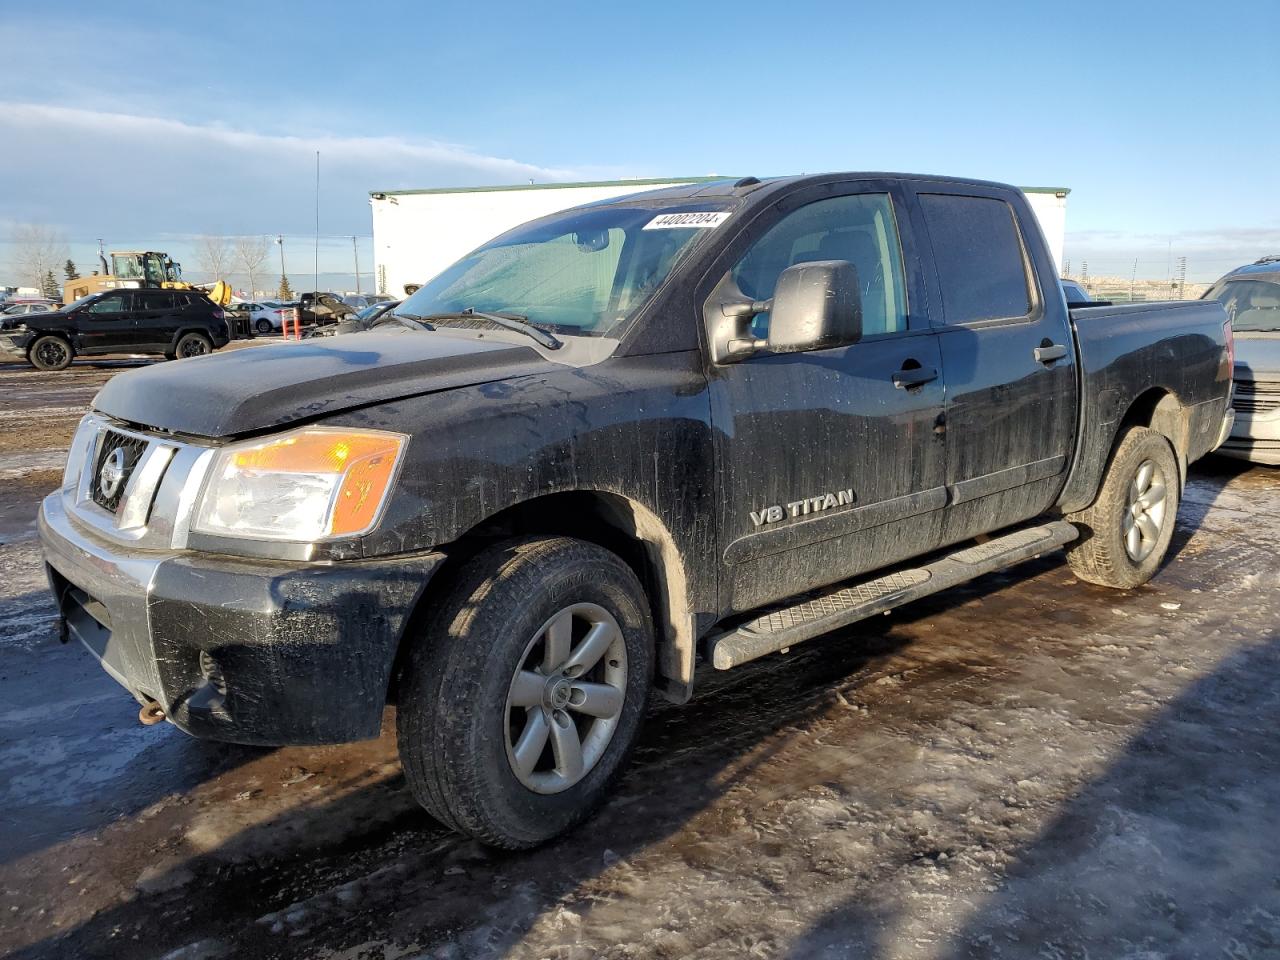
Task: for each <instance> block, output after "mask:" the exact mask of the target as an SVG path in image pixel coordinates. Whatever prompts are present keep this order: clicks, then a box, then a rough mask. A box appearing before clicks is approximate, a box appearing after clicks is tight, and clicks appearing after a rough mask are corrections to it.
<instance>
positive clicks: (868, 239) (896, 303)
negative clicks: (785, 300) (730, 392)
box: [733, 193, 907, 338]
mask: <svg viewBox="0 0 1280 960" xmlns="http://www.w3.org/2000/svg"><path fill="white" fill-rule="evenodd" d="M815 260H846V261H848V262H849V263H851V264H853V267H854V269H855V270H856V271H857V273H858V286H859V288H860V293H861V296H862V332H863V334H864V335H866V336H872V335H875V334H878V333H893V332H896V331H900V330H905V329H906V328H907V300H906V295H905V292H904V284H903V272H902V252H901V245H900V243H899V241H898V227H897V222H896V221H895V219H894V215H893V203H892V201H891V200H890V199H889V196H888V194H884V193H859V194H852V195H850V196H844V197H830V198H828V199H826V200H817V201H814V202H813V203H810V204H807V205H806V206H803V207H801V208H800V209H798V210H796V211H795V212H793V213H790V214H788V215H787V216H786V217H784V218H783V219H782V220H779V221H778V222H777V223H775V224H774V225H773V226H772V227H770V228H769V230H768V232H766V233H765V234H764V236H762V237H761V238H760V239H759V240H757V241H756V242H755V243H754V244H752V246H751V249H749V250H748V251H747V252H746V253H745V254H744V255H743V257H742V259H741V260H739V261H738V262H737V264H736V265H735V266H734V268H733V280H734V283H735V284H737V287H738V290H739V291H740V292H741V293H742V294H743V295H744V296H747V297H750V298H751V299H752V300H768V299H770V298H772V297H773V291H774V288H775V287H776V286H777V284H778V277H779V276H781V275H782V271H783V270H786V269H787V268H788V267H792V266H795V265H796V264H798V263H809V262H812V261H815ZM768 330H769V316H768V314H766V313H761V314H757V315H756V317H755V319H754V320H753V321H752V323H751V331H752V334H753V335H754V336H756V337H760V338H764V337H767V336H768Z"/></svg>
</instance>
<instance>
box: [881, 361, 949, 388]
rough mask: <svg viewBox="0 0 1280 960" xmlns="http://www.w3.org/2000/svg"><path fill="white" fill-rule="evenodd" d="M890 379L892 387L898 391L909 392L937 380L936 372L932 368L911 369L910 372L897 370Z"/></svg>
mask: <svg viewBox="0 0 1280 960" xmlns="http://www.w3.org/2000/svg"><path fill="white" fill-rule="evenodd" d="M891 379H892V380H893V385H894V386H895V387H897V388H898V389H899V390H910V389H912V388H913V387H923V386H924V385H925V384H926V383H930V382H931V381H934V380H937V379H938V371H937V370H934V369H933V368H932V367H913V368H911V369H910V370H899V371H898V372H897V373H895V374H894V375H893V377H892V378H891Z"/></svg>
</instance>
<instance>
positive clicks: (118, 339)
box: [75, 290, 137, 353]
mask: <svg viewBox="0 0 1280 960" xmlns="http://www.w3.org/2000/svg"><path fill="white" fill-rule="evenodd" d="M133 301H134V293H133V292H132V291H129V290H120V291H117V292H114V293H108V294H104V295H103V296H102V297H100V298H98V299H97V300H95V301H93V303H90V304H88V305H87V306H86V307H84V308H83V309H81V310H78V311H76V314H75V320H76V324H75V325H76V327H77V328H78V333H77V334H76V335H75V339H76V344H75V347H76V351H77V352H78V353H128V352H129V351H130V350H132V349H133V348H134V344H135V343H136V342H137V337H136V333H135V330H134V327H133V315H132V310H133Z"/></svg>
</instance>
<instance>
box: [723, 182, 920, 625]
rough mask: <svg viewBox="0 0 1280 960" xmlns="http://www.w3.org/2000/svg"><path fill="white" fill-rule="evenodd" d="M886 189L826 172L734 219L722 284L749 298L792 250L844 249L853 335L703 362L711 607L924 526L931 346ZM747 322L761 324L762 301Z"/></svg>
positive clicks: (887, 545) (837, 563)
mask: <svg viewBox="0 0 1280 960" xmlns="http://www.w3.org/2000/svg"><path fill="white" fill-rule="evenodd" d="M897 190H898V188H897V187H896V186H895V185H890V184H888V183H882V182H877V181H861V182H851V183H848V184H840V185H836V187H835V190H834V192H835V193H837V195H836V196H831V195H830V194H831V193H832V192H833V190H832V188H831V187H830V186H827V187H825V188H824V189H823V191H822V194H821V198H820V199H814V200H813V201H812V202H807V203H803V202H801V203H800V205H798V206H796V205H795V203H794V202H793V203H792V204H790V205H789V206H791V207H792V209H790V210H789V212H781V211H780V210H779V209H778V207H777V206H775V207H774V208H773V209H772V210H771V211H770V212H769V213H768V214H766V215H765V216H766V217H767V218H768V219H767V220H766V222H764V223H760V224H759V227H757V226H756V225H755V224H753V225H752V226H751V227H749V228H748V229H749V230H750V231H751V232H752V233H753V234H755V235H756V236H757V237H758V238H757V239H755V240H754V241H752V242H750V244H749V246H747V247H746V249H745V252H744V253H742V254H741V255H740V256H738V257H736V259H735V258H733V254H732V253H731V254H730V258H731V259H734V262H732V263H731V265H727V267H726V269H727V270H728V271H729V273H730V278H729V279H730V280H731V281H732V283H731V284H730V285H729V286H728V289H733V287H735V286H736V291H735V294H736V293H740V294H741V295H742V297H744V298H749V299H753V300H766V299H768V298H770V297H771V296H772V295H773V289H774V285H775V284H776V282H777V279H778V275H779V274H780V273H781V272H782V271H783V270H784V269H786V268H787V267H789V266H791V265H793V264H796V263H801V262H805V261H811V260H847V261H849V262H851V263H852V264H853V265H854V267H855V268H856V270H857V273H858V280H859V286H860V290H861V295H862V309H863V337H862V339H861V340H860V341H859V342H857V343H854V344H851V345H847V346H841V347H835V348H831V349H824V350H814V351H811V352H807V353H794V354H784V355H771V354H768V353H767V352H765V353H759V354H756V355H754V356H752V357H750V358H748V359H746V360H743V361H741V362H738V363H730V364H726V365H722V366H716V367H713V368H712V371H711V375H710V390H711V396H712V411H711V415H712V421H713V425H714V427H715V437H716V441H715V442H716V456H717V468H718V469H717V475H718V477H719V482H720V486H721V489H720V491H719V509H720V515H719V534H720V548H721V551H722V556H723V559H724V562H725V567H724V569H725V571H726V572H727V576H725V577H723V578H722V581H723V583H724V594H725V595H724V596H723V597H722V600H723V602H724V605H725V607H726V608H727V609H732V610H746V609H750V608H752V607H756V606H759V605H761V604H764V603H768V602H770V601H774V600H778V599H780V598H783V597H787V596H790V595H793V594H795V593H798V592H801V591H803V590H806V589H810V588H813V587H817V586H821V585H824V584H827V583H833V582H835V581H838V580H842V579H845V578H847V577H850V576H853V575H855V574H858V573H860V572H863V571H866V570H871V569H875V568H877V567H880V566H883V565H885V564H887V563H891V562H894V561H896V560H900V559H903V558H905V557H907V556H911V555H913V554H916V553H921V552H924V551H926V550H928V549H929V548H930V547H931V546H932V545H933V543H934V541H935V540H936V539H937V536H938V530H939V528H940V523H941V515H942V511H941V508H942V507H943V505H944V503H945V489H944V471H945V464H944V456H945V450H944V446H943V442H942V440H941V437H940V435H939V434H938V433H937V432H936V431H937V427H938V423H939V421H940V418H941V414H942V408H943V382H942V377H941V371H942V361H941V356H940V353H939V347H938V338H937V335H936V334H935V333H934V332H933V331H932V330H931V329H930V327H929V323H928V315H927V313H925V312H924V311H923V310H922V309H919V308H918V307H917V304H923V302H924V298H923V295H922V294H921V291H920V289H919V271H918V267H917V260H916V258H915V254H914V249H913V245H912V241H911V233H910V229H909V225H908V224H907V223H905V218H903V217H902V216H901V215H900V209H901V200H900V195H898V194H897ZM895 195H896V196H897V202H895ZM792 199H793V201H795V200H796V198H794V197H793V198H792ZM784 205H786V201H784ZM770 221H772V222H770ZM738 246H739V245H734V247H731V250H732V249H735V248H737V247H738ZM725 287H726V284H725V282H723V281H722V283H721V286H720V287H719V288H717V289H718V290H721V291H723V289H725ZM720 295H721V294H720V293H717V294H715V295H713V296H720ZM753 332H754V334H755V335H756V336H757V337H765V336H767V333H768V316H767V315H760V316H758V317H757V318H756V321H755V324H754V331H753Z"/></svg>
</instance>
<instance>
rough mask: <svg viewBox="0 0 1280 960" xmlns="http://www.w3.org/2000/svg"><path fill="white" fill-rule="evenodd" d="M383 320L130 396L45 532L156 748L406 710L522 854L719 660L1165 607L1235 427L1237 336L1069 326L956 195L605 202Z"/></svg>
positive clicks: (457, 822)
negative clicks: (1056, 585) (1166, 579)
mask: <svg viewBox="0 0 1280 960" xmlns="http://www.w3.org/2000/svg"><path fill="white" fill-rule="evenodd" d="M975 277H981V278H982V282H981V283H975V282H974V278H975ZM395 316H396V319H397V322H396V323H394V324H381V325H379V326H378V327H376V328H375V329H373V330H369V331H365V332H361V333H355V334H352V335H350V336H348V337H334V338H331V339H325V340H316V341H314V342H312V343H310V344H307V345H305V346H304V347H303V348H300V349H298V350H247V351H238V352H236V353H228V354H224V355H221V356H217V357H212V358H210V359H209V360H207V361H205V362H204V363H201V364H195V365H192V366H191V367H190V368H188V369H177V368H176V367H174V366H171V365H163V364H161V365H157V366H153V367H150V368H147V369H143V370H136V371H131V372H129V373H126V374H123V375H121V376H117V377H114V378H113V379H111V380H110V381H109V382H108V383H107V384H106V385H105V386H104V387H103V388H102V389H101V391H100V392H99V393H98V394H97V396H96V397H95V398H94V409H93V411H92V412H91V413H90V414H89V415H88V416H87V417H86V418H85V420H84V421H83V423H82V424H81V426H80V428H79V430H78V432H77V433H76V436H75V439H74V440H73V442H72V445H71V448H70V455H69V461H68V464H67V469H66V478H67V479H66V481H65V483H64V484H63V486H62V489H60V490H58V491H56V492H54V493H52V494H50V495H49V496H48V497H47V498H46V499H45V500H44V502H43V505H42V508H41V514H40V537H41V541H42V544H43V548H44V553H45V557H46V559H47V561H48V565H49V569H50V571H51V573H50V578H51V583H52V585H53V591H54V595H55V597H56V600H57V603H58V606H59V609H60V611H61V615H62V617H63V620H64V623H65V625H66V630H67V633H68V635H69V636H70V637H74V638H78V639H79V640H80V641H81V642H82V643H83V644H84V645H85V646H86V647H87V648H88V649H89V650H90V651H91V652H92V653H93V655H94V656H96V657H98V658H100V659H101V660H102V661H103V663H104V666H105V667H106V669H107V670H108V671H109V672H110V673H111V675H112V676H113V677H115V678H117V679H118V680H119V681H120V682H121V683H122V684H123V685H124V686H125V687H126V688H127V689H128V690H129V691H130V692H131V693H132V694H133V695H134V697H135V698H137V700H138V701H139V702H140V703H141V704H142V710H143V714H144V716H145V717H146V719H147V720H148V721H155V720H157V719H159V718H167V719H168V720H169V721H171V722H172V723H174V724H175V725H177V726H178V727H179V728H181V729H183V730H185V731H187V732H188V733H191V734H194V735H196V736H201V737H209V738H214V739H224V740H231V741H235V742H240V743H257V744H286V743H292V744H316V743H334V742H340V741H345V740H351V739H359V738H365V737H376V736H377V735H378V733H379V730H380V727H381V722H382V717H383V710H384V706H385V704H386V703H387V702H388V700H389V699H392V700H394V701H395V703H396V704H397V705H398V706H397V717H396V723H397V727H398V743H399V749H400V754H401V757H402V759H403V766H404V771H405V776H406V778H407V780H408V784H409V786H410V788H411V789H412V791H413V793H414V795H415V796H416V797H417V798H418V799H419V801H420V802H421V803H422V804H423V805H424V806H425V807H427V809H429V810H431V811H432V812H433V813H434V814H435V815H436V816H437V817H438V818H439V819H440V820H441V821H442V822H444V823H446V824H448V825H450V826H452V827H454V828H456V829H459V830H462V831H465V832H467V833H470V834H472V835H473V836H475V837H478V838H480V839H481V840H482V841H484V842H486V843H489V844H494V845H497V846H501V847H508V848H523V847H530V846H533V845H536V844H538V843H541V842H543V841H545V840H547V839H548V838H550V837H553V836H555V835H557V834H559V833H561V832H563V831H565V830H568V829H569V828H571V827H572V826H574V825H575V824H577V823H578V822H580V821H581V820H582V819H583V818H584V817H585V816H587V815H588V814H589V813H590V811H591V810H592V809H593V808H594V807H595V806H596V804H598V803H599V802H600V801H601V799H602V798H603V797H604V796H605V795H606V794H607V792H608V791H609V788H610V786H611V784H612V783H614V782H615V781H616V779H617V777H618V776H619V774H620V772H621V771H622V769H623V767H624V765H625V763H626V760H627V757H628V754H629V753H630V750H631V747H632V745H633V744H634V743H635V740H636V735H637V732H638V730H639V728H640V724H641V721H642V718H643V716H644V713H645V707H646V702H647V700H648V698H649V696H650V694H651V692H657V693H658V694H660V695H662V696H664V697H666V698H668V699H670V700H672V701H676V702H680V703H683V702H684V701H687V700H688V699H689V698H690V696H692V694H693V692H694V684H695V673H694V665H695V663H696V662H697V660H698V659H699V657H700V656H701V657H702V658H704V659H705V660H706V661H707V662H708V663H709V664H710V665H711V666H713V667H715V668H717V669H722V670H723V669H732V668H735V667H737V666H738V665H740V664H742V663H745V662H747V661H750V660H753V659H756V658H759V657H762V656H765V655H767V654H771V653H775V652H777V651H780V650H784V649H786V648H789V647H792V646H794V645H796V644H798V643H801V642H804V641H806V640H810V639H813V638H815V637H817V636H819V635H821V634H824V633H828V632H830V631H831V630H834V629H836V628H840V627H846V626H848V625H849V624H851V623H854V622H856V621H858V620H861V619H864V618H867V617H871V616H873V615H876V614H879V613H882V612H884V611H886V610H888V609H891V608H893V607H896V606H898V605H900V604H903V603H906V602H909V601H911V600H914V599H917V598H920V597H923V596H926V595H928V594H932V593H935V592H937V591H939V590H943V589H945V588H947V587H950V586H953V585H955V584H958V583H961V582H964V581H967V580H970V579H973V578H975V577H977V576H980V575H982V574H985V573H988V572H990V571H993V570H996V569H1000V568H1004V567H1007V566H1010V565H1013V564H1015V563H1018V562H1020V561H1023V560H1026V559H1029V558H1032V557H1036V556H1040V555H1041V554H1044V553H1047V552H1051V551H1053V550H1055V549H1057V548H1060V547H1065V548H1066V549H1067V558H1068V560H1069V562H1070V564H1071V567H1072V569H1073V571H1074V572H1075V574H1076V576H1077V577H1079V578H1080V579H1083V580H1087V581H1090V582H1092V583H1098V584H1103V585H1106V586H1110V587H1114V588H1121V589H1128V588H1132V587H1136V586H1138V585H1139V584H1142V583H1144V582H1146V580H1147V579H1148V578H1150V577H1151V576H1152V574H1153V573H1154V572H1155V571H1156V570H1157V568H1158V567H1159V566H1160V564H1161V562H1162V560H1163V558H1164V556H1165V552H1166V550H1167V549H1168V546H1169V543H1170V540H1171V538H1172V536H1173V533H1174V523H1175V517H1176V515H1177V512H1178V506H1179V501H1180V499H1181V493H1182V485H1183V476H1184V473H1185V467H1186V465H1187V464H1188V463H1190V462H1192V461H1194V460H1196V459H1197V458H1199V457H1201V456H1203V455H1204V454H1206V453H1208V452H1209V451H1210V450H1212V449H1213V448H1214V447H1215V446H1216V445H1217V444H1218V443H1219V442H1220V441H1221V439H1222V438H1223V437H1224V436H1225V435H1226V432H1227V430H1228V429H1229V427H1230V422H1231V411H1230V407H1229V405H1228V398H1229V393H1230V387H1231V362H1230V350H1231V346H1230V343H1231V340H1230V327H1229V325H1228V323H1227V319H1226V315H1225V313H1224V312H1223V309H1222V307H1221V305H1220V304H1218V303H1214V302H1211V301H1191V302H1186V303H1168V304H1152V303H1142V304H1135V305H1129V306H1115V307H1097V308H1083V309H1077V310H1072V311H1070V312H1068V310H1067V308H1066V305H1065V302H1064V300H1063V298H1062V296H1061V294H1060V293H1059V290H1058V287H1057V276H1056V271H1055V268H1054V263H1053V260H1052V258H1051V255H1050V252H1049V250H1048V247H1047V246H1046V244H1045V241H1044V238H1043V236H1042V234H1041V232H1040V230H1039V228H1038V226H1037V224H1036V219H1035V216H1034V214H1033V213H1032V211H1031V208H1030V206H1029V205H1028V203H1027V200H1026V198H1025V197H1024V196H1023V194H1022V193H1021V192H1020V191H1019V190H1017V189H1016V188H1014V187H1008V186H1002V185H999V184H992V183H984V182H977V181H970V180H950V179H937V178H916V177H902V176H888V175H884V174H829V175H825V176H801V177H785V178H777V179H770V180H764V181H761V180H757V179H755V178H747V179H743V180H738V181H732V182H731V181H721V182H718V183H710V184H708V183H699V184H694V185H690V186H685V187H674V188H668V189H663V190H659V191H654V192H652V193H644V194H638V195H635V196H631V197H626V198H621V199H617V200H611V201H605V202H601V203H598V204H593V205H591V206H587V207H580V208H576V209H572V210H567V211H563V212H560V213H556V214H552V215H551V216H548V217H544V218H542V219H540V220H535V221H533V222H531V223H528V224H525V225H523V226H519V227H516V228H515V229H513V230H511V231H509V232H508V233H506V234H504V235H502V236H501V237H498V238H497V239H495V240H493V241H490V242H489V243H487V244H485V245H483V246H481V247H480V248H478V249H477V250H475V251H473V252H472V253H471V254H469V255H468V256H466V257H465V258H463V259H462V260H461V261H459V262H458V263H456V264H455V265H454V266H452V267H450V268H448V269H446V270H445V271H444V272H443V273H441V274H439V275H438V276H436V277H435V278H434V279H432V280H431V281H430V282H428V283H426V284H425V285H424V286H423V287H422V288H421V289H419V290H418V291H417V293H416V294H414V295H413V296H411V297H410V298H409V299H408V300H406V301H405V302H404V303H403V304H401V305H400V307H399V308H397V310H396V312H395ZM157 459H158V460H159V461H160V462H161V463H164V464H167V467H162V468H158V467H156V466H155V463H156V461H157ZM129 484H132V485H131V486H130V490H131V492H130V495H129V497H128V499H127V500H126V501H124V502H122V501H121V500H120V498H119V492H120V490H121V489H123V488H124V487H125V486H126V485H129ZM988 536H989V537H990V539H986V540H984V541H983V542H980V543H975V542H974V538H978V537H988ZM833 642H834V641H833Z"/></svg>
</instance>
